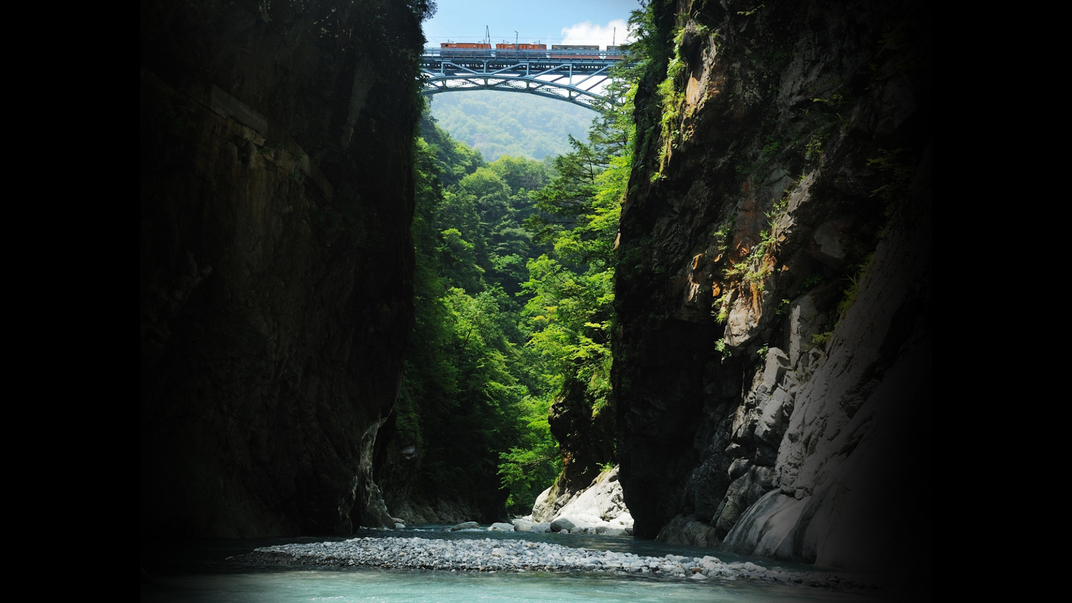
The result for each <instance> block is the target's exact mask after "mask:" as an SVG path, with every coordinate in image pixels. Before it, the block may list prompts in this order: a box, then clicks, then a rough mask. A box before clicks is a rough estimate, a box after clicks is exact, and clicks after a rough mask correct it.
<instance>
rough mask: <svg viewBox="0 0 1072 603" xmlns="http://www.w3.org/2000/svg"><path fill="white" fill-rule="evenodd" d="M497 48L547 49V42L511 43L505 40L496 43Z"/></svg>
mask: <svg viewBox="0 0 1072 603" xmlns="http://www.w3.org/2000/svg"><path fill="white" fill-rule="evenodd" d="M495 49H496V50H547V44H510V43H507V42H503V43H502V44H496V45H495Z"/></svg>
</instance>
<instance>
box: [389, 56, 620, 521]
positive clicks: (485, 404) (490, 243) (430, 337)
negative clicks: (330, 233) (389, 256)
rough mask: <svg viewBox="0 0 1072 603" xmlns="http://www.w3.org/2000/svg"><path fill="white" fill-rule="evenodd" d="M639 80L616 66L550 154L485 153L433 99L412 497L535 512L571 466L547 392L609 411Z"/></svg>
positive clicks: (420, 254)
mask: <svg viewBox="0 0 1072 603" xmlns="http://www.w3.org/2000/svg"><path fill="white" fill-rule="evenodd" d="M634 90H635V85H634V84H633V79H632V78H631V77H628V73H625V72H623V74H619V78H618V79H617V80H616V81H615V82H614V83H613V84H612V85H611V87H610V88H609V89H608V91H607V92H608V98H609V99H611V100H609V101H608V102H607V106H605V107H602V108H603V109H604V110H603V111H602V113H600V114H599V116H598V117H597V119H596V120H595V121H593V122H592V124H591V128H590V129H589V132H588V135H587V140H579V139H578V138H576V137H574V136H573V135H567V136H566V137H565V140H566V141H568V145H569V146H568V149H564V150H568V152H563V153H562V154H560V155H558V156H555V157H553V158H549V159H548V160H546V161H542V162H540V161H536V160H534V159H530V158H518V157H513V156H505V155H504V156H501V157H499V158H497V159H496V160H495V161H493V162H491V163H488V162H486V161H484V159H483V158H482V156H481V154H480V152H478V151H474V150H473V149H472V148H470V147H469V146H467V145H465V144H463V143H461V142H458V141H456V140H454V139H453V138H452V137H451V136H450V135H448V134H446V132H445V131H444V130H443V129H441V128H440V127H439V126H438V125H437V123H436V122H435V121H434V120H433V119H432V118H431V117H430V116H428V113H427V112H426V117H425V120H424V122H423V124H422V130H421V136H420V137H419V138H418V139H417V141H416V147H415V157H416V171H417V190H416V198H417V211H416V215H415V218H414V226H413V233H414V243H415V247H416V254H417V272H416V277H415V282H414V288H415V302H416V314H417V318H416V326H415V334H414V335H415V336H414V343H413V346H412V350H411V353H410V356H409V360H408V362H407V370H406V374H405V378H404V382H403V386H402V390H401V396H400V399H399V401H398V403H397V405H396V410H397V414H396V419H395V429H396V436H395V441H396V443H397V444H398V445H399V447H412V448H411V449H412V450H414V451H415V455H416V462H415V463H414V465H415V467H416V468H415V469H413V470H412V471H413V472H414V479H412V480H410V483H411V487H410V488H411V492H410V493H409V495H410V496H411V497H415V498H418V499H421V500H422V502H424V503H425V504H428V505H430V506H434V505H435V502H436V501H440V500H459V501H463V502H465V503H467V504H472V505H476V506H478V507H479V508H480V509H481V513H482V518H481V519H482V520H484V521H490V520H493V519H498V517H496V516H495V515H496V514H497V513H498V514H500V515H501V511H500V512H497V511H496V509H502V508H503V504H504V503H505V505H506V509H507V510H508V511H509V512H511V513H515V514H526V513H528V512H529V511H530V510H531V509H532V505H533V502H534V501H535V498H536V496H537V495H538V494H539V493H540V492H541V491H542V490H544V489H545V488H547V487H548V486H550V485H551V483H552V482H554V480H555V478H556V477H557V476H558V475H559V474H560V473H561V471H562V469H563V458H562V454H560V451H559V445H558V442H556V440H555V437H553V436H552V433H551V428H550V425H549V415H550V414H551V412H552V406H553V404H557V403H559V401H561V399H562V397H563V396H564V392H566V391H574V392H575V391H581V392H583V394H582V397H583V398H584V400H583V401H582V404H584V405H586V408H587V410H586V411H585V412H587V413H589V414H591V415H592V416H595V415H598V414H599V413H606V412H609V410H608V408H607V407H608V405H609V404H611V403H612V398H611V392H610V366H611V355H610V332H611V327H612V322H613V317H612V311H611V304H612V302H613V296H614V294H613V278H614V241H615V236H616V233H617V226H618V216H619V214H620V208H621V202H622V200H623V198H624V196H625V190H626V187H627V184H628V179H629V171H630V168H631V163H632V137H633V128H632V118H631V111H632V96H633V93H634V92H633V91H634ZM471 94H474V93H466V95H457V96H458V97H462V96H468V95H471ZM500 96H505V97H507V99H511V100H514V99H517V98H519V97H521V98H523V97H524V95H500ZM437 102H438V101H437ZM558 108H559V111H565V110H566V109H569V108H570V106H569V105H566V104H565V103H558ZM586 114H587V116H588V117H589V119H590V118H591V116H592V115H593V114H592V112H590V111H586ZM578 384H581V385H582V386H581V387H580V388H578ZM612 461H614V459H613V458H601V459H599V462H600V463H607V462H612Z"/></svg>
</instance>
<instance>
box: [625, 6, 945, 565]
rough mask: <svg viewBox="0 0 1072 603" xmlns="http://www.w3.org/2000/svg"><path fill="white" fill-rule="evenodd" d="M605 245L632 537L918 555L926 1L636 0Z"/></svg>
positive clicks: (926, 524) (926, 550) (924, 410)
mask: <svg viewBox="0 0 1072 603" xmlns="http://www.w3.org/2000/svg"><path fill="white" fill-rule="evenodd" d="M652 9H653V13H652V19H651V22H650V27H651V37H650V38H648V40H647V42H646V43H647V44H649V46H651V47H653V48H656V49H658V48H662V49H663V50H664V52H663V53H662V55H657V56H658V58H657V60H656V61H654V64H653V65H652V66H651V68H650V69H649V71H648V75H647V77H646V79H645V80H644V81H643V82H642V83H641V86H640V89H639V91H638V93H637V100H636V104H637V126H638V154H637V160H636V161H637V164H636V167H635V169H634V173H633V177H632V180H631V182H630V192H629V195H628V198H627V200H626V203H625V206H624V207H623V211H622V220H621V230H620V239H619V248H618V258H619V260H618V261H619V266H618V272H617V289H616V301H615V304H616V311H617V314H618V330H617V333H616V339H615V349H614V354H615V365H614V387H615V395H616V403H617V412H618V424H619V429H620V433H621V441H620V444H619V450H618V453H619V458H620V462H621V473H620V480H621V482H622V485H623V488H624V493H625V502H626V504H627V505H628V507H629V509H630V510H631V511H632V515H633V518H634V520H635V526H634V528H635V531H636V534H637V535H639V536H642V537H648V538H654V537H658V538H660V539H663V540H668V541H676V542H688V543H694V544H702V545H715V546H723V547H726V548H729V549H732V550H734V551H737V552H741V553H749V554H753V553H754V554H762V555H770V556H774V557H779V558H784V559H792V560H799V561H806V562H815V563H819V564H822V565H832V566H838V567H843V568H853V569H861V570H879V569H882V570H885V569H894V568H897V567H900V566H902V565H905V566H918V567H926V566H928V565H929V563H930V552H931V541H930V512H929V496H930V475H929V471H928V469H927V467H928V465H929V461H928V457H929V454H930V452H929V450H930V434H931V431H930V429H931V425H930V423H931V374H932V373H931V371H932V359H931V333H930V325H929V316H930V312H929V308H930V269H931V263H930V261H931V260H930V248H931V231H930V224H931V216H930V211H931V133H930V126H931V124H930V120H931V115H930V111H931V109H930V107H931V98H930V94H931V93H930V23H931V22H930V18H931V17H930V7H929V4H928V3H926V2H912V1H907V2H903V1H902V2H896V1H895V2H878V1H866V0H865V1H863V2H826V1H822V2H820V1H817V0H816V1H812V0H800V1H795V2H794V1H790V2H776V3H770V2H768V3H765V4H760V3H746V2H740V1H735V0H722V1H721V2H719V1H714V0H706V1H705V0H692V1H690V0H680V1H678V2H670V1H662V2H660V1H658V0H655V1H654V2H653V6H652Z"/></svg>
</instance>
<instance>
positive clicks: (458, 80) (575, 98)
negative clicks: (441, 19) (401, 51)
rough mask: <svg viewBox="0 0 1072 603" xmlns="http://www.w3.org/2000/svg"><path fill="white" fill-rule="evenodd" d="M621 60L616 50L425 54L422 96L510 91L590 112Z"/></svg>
mask: <svg viewBox="0 0 1072 603" xmlns="http://www.w3.org/2000/svg"><path fill="white" fill-rule="evenodd" d="M622 59H623V57H622V55H621V54H620V51H618V50H587V49H546V50H543V49H540V50H534V49H533V50H529V49H513V48H511V49H498V48H495V49H491V48H489V49H468V48H466V49H459V48H426V49H425V50H424V54H423V55H422V56H421V70H422V72H423V73H424V75H425V78H426V80H425V84H424V91H423V92H422V94H426V95H432V94H438V93H441V92H450V91H455V90H458V91H460V90H508V91H513V92H526V93H529V94H537V95H540V96H547V97H550V98H555V99H559V100H565V101H569V102H572V103H576V104H579V105H582V106H584V107H588V108H594V107H593V101H595V100H599V99H601V98H602V97H601V96H600V94H599V92H598V91H597V90H598V89H599V88H600V87H601V86H602V84H603V83H604V82H606V80H608V79H610V75H609V69H610V68H611V67H612V66H613V65H615V64H616V63H618V62H620V61H621V60H622Z"/></svg>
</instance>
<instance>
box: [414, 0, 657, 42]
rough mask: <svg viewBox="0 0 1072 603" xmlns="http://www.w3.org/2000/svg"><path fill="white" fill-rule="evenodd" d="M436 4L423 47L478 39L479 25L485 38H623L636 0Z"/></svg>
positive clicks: (455, 0) (450, 0) (448, 0)
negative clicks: (487, 30)
mask: <svg viewBox="0 0 1072 603" xmlns="http://www.w3.org/2000/svg"><path fill="white" fill-rule="evenodd" d="M436 5H437V6H438V7H439V9H438V10H437V11H436V14H435V16H434V17H432V18H431V19H429V20H427V21H425V22H424V36H425V38H427V39H428V42H427V45H428V46H439V44H440V43H442V42H448V41H450V42H479V41H481V40H483V39H484V28H485V26H486V27H488V28H489V29H490V30H491V43H492V44H497V43H499V42H504V41H506V42H513V41H514V39H515V32H517V33H516V38H517V41H518V42H522V43H530V44H532V43H536V42H541V43H543V44H547V45H549V46H550V45H551V44H599V45H600V46H601V47H604V46H607V45H609V44H610V43H611V41H612V38H613V41H614V42H615V43H617V44H623V43H625V42H626V41H627V40H626V37H627V35H628V33H627V31H626V23H627V22H628V21H629V14H630V13H631V12H632V11H634V10H636V9H638V8H640V2H639V0H436Z"/></svg>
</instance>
